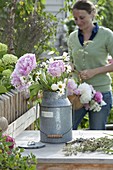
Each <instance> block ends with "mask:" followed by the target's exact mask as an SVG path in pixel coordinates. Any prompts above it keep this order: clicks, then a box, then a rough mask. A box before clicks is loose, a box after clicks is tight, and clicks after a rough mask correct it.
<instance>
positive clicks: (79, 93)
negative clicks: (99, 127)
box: [67, 79, 106, 112]
mask: <svg viewBox="0 0 113 170" xmlns="http://www.w3.org/2000/svg"><path fill="white" fill-rule="evenodd" d="M67 93H68V96H69V99H70V101H71V102H72V104H73V105H74V107H75V108H74V109H78V108H80V107H83V106H84V107H85V109H86V110H93V111H94V112H99V111H100V110H101V107H102V106H104V105H106V103H105V102H104V100H103V96H102V93H101V92H99V91H95V90H94V88H93V87H92V85H89V84H87V83H85V82H84V83H81V84H79V85H77V84H76V82H75V81H74V79H69V80H68V83H67ZM77 100H79V106H78V107H77V108H76V104H77Z"/></svg>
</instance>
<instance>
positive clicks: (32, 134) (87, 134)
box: [15, 130, 113, 170]
mask: <svg viewBox="0 0 113 170" xmlns="http://www.w3.org/2000/svg"><path fill="white" fill-rule="evenodd" d="M72 133H73V139H76V138H81V137H82V138H91V137H95V138H99V137H105V136H107V135H108V134H112V135H113V131H107V130H106V131H99V130H98V131H95V130H93V131H91V130H75V131H73V132H72ZM108 136H109V137H113V136H110V135H108ZM15 140H16V145H17V146H21V145H27V143H28V142H29V141H35V142H40V132H39V131H23V132H22V133H21V134H20V135H19V136H17V137H16V139H15ZM64 146H65V144H64V143H61V144H50V143H45V147H43V148H40V149H25V151H24V153H23V155H28V154H29V153H31V152H32V153H33V154H34V155H36V157H37V159H38V165H37V169H38V170H86V169H88V170H102V169H103V170H113V155H110V154H104V153H101V152H92V153H78V154H77V155H71V156H68V157H67V156H65V155H64V152H63V151H62V150H63V147H64Z"/></svg>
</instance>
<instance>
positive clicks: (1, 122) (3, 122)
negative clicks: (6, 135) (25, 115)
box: [0, 117, 8, 132]
mask: <svg viewBox="0 0 113 170" xmlns="http://www.w3.org/2000/svg"><path fill="white" fill-rule="evenodd" d="M7 128H8V120H7V119H6V118H5V117H0V129H1V130H2V132H4V131H6V130H7Z"/></svg>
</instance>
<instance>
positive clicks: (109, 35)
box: [68, 0, 113, 130]
mask: <svg viewBox="0 0 113 170" xmlns="http://www.w3.org/2000/svg"><path fill="white" fill-rule="evenodd" d="M95 13H96V10H95V6H94V5H93V4H92V3H91V2H90V1H87V0H79V1H77V2H76V3H75V4H74V6H73V16H74V19H75V23H76V25H77V26H78V29H77V30H75V31H74V32H72V33H71V34H70V36H69V41H68V47H69V54H70V57H71V59H72V61H73V65H74V67H75V68H76V70H77V71H78V73H79V76H80V78H81V79H82V82H86V83H88V84H91V85H92V86H93V87H94V89H95V90H97V91H100V92H102V94H103V100H104V101H105V102H106V105H105V106H102V109H101V111H99V112H93V111H88V114H89V126H90V127H89V128H90V129H91V130H105V125H106V122H107V118H108V115H109V113H110V110H111V107H112V93H111V91H112V88H111V81H112V80H111V77H110V75H109V72H112V71H113V63H108V54H109V55H111V56H113V32H112V31H111V30H110V29H108V28H105V27H102V26H98V24H97V23H94V17H95ZM85 42H87V43H85ZM86 113H87V111H86V110H85V108H84V107H83V108H81V109H79V110H73V129H74V130H76V129H77V128H78V125H79V123H80V122H81V121H82V119H83V117H84V116H85V115H86Z"/></svg>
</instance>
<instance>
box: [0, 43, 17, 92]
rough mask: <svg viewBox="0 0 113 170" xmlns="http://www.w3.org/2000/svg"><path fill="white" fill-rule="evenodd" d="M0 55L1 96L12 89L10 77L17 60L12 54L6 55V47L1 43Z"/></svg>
mask: <svg viewBox="0 0 113 170" xmlns="http://www.w3.org/2000/svg"><path fill="white" fill-rule="evenodd" d="M0 54H1V55H0V94H2V93H5V92H7V91H9V90H10V89H11V88H12V85H11V82H10V75H11V73H12V72H13V70H14V67H15V63H16V61H17V59H18V58H17V57H16V56H14V55H13V54H7V46H6V45H5V44H2V43H0Z"/></svg>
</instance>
